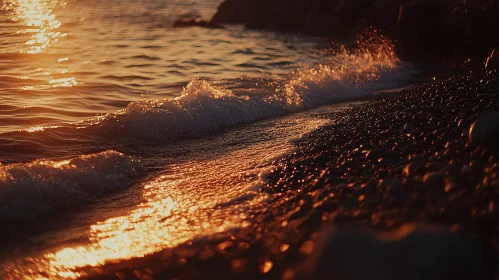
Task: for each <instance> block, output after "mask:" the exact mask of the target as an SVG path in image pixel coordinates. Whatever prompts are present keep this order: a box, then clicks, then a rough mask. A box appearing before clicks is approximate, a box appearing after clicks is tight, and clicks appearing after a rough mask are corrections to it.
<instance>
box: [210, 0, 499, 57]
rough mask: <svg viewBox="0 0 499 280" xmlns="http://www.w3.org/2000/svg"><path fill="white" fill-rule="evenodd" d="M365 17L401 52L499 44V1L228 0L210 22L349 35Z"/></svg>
mask: <svg viewBox="0 0 499 280" xmlns="http://www.w3.org/2000/svg"><path fill="white" fill-rule="evenodd" d="M364 19H366V20H367V22H368V23H369V24H373V25H375V26H376V27H378V28H381V29H382V30H383V31H384V32H385V33H386V34H388V35H390V36H391V37H393V38H395V39H397V41H398V42H399V44H398V50H399V52H401V53H405V54H412V55H421V56H435V55H437V56H442V55H447V54H453V53H478V52H480V53H481V52H490V51H491V50H492V49H493V48H494V47H496V46H499V36H497V35H495V34H499V0H226V1H225V2H224V3H222V5H220V7H219V9H218V12H217V13H216V14H215V15H214V16H213V18H212V22H214V23H219V24H224V23H239V24H245V25H246V26H247V27H249V28H259V29H272V30H279V31H293V32H303V33H307V34H314V35H326V36H333V37H347V36H349V35H350V34H351V31H352V30H354V29H355V28H356V27H357V26H359V23H360V22H361V21H363V20H364Z"/></svg>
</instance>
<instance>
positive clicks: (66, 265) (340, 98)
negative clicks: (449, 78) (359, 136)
mask: <svg viewBox="0 0 499 280" xmlns="http://www.w3.org/2000/svg"><path fill="white" fill-rule="evenodd" d="M1 3H2V6H1V9H0V227H1V228H2V233H1V234H0V238H1V241H0V249H1V250H0V251H1V252H2V253H0V267H1V268H2V269H1V270H0V271H3V272H0V278H2V279H4V278H5V279H45V278H49V279H51V278H68V279H73V278H78V277H81V276H88V275H90V276H92V275H94V274H99V273H101V272H102V271H101V270H99V269H98V268H99V267H102V266H104V265H105V264H106V263H109V262H119V261H121V260H126V259H130V258H140V257H143V256H146V255H148V254H151V253H155V252H158V251H160V250H163V249H165V248H169V247H174V246H177V245H179V244H181V243H184V242H188V241H190V240H193V239H195V238H200V237H203V236H207V235H211V234H215V233H217V232H222V231H227V230H231V229H234V228H241V227H245V226H247V225H248V224H251V222H252V221H251V215H250V214H249V213H251V211H253V210H258V209H264V208H265V204H266V202H267V201H268V197H266V196H265V195H263V194H262V193H261V192H259V188H260V187H261V186H262V185H263V184H265V174H266V173H267V172H268V171H269V170H271V169H272V168H273V167H274V166H275V164H276V162H278V161H279V159H281V158H283V157H284V156H286V155H288V154H290V153H292V152H293V147H294V145H293V143H295V141H296V140H298V139H300V137H301V136H303V135H304V134H307V133H309V132H311V131H313V130H314V129H316V128H318V127H320V126H323V125H325V124H327V123H328V122H330V118H329V114H330V113H332V112H336V111H338V110H344V109H346V108H349V106H352V104H354V103H355V102H356V100H359V99H360V98H362V97H365V96H366V95H368V94H371V93H372V92H373V91H376V90H381V89H389V88H395V87H400V86H404V85H405V84H407V83H408V82H409V81H410V80H411V77H412V75H414V73H415V71H414V69H413V67H412V66H410V65H407V64H406V63H404V62H402V61H400V59H399V58H398V57H397V56H396V55H395V54H394V51H393V45H392V43H391V42H390V40H389V39H388V38H385V37H383V35H382V34H380V32H379V31H377V30H375V29H374V28H363V29H362V28H361V29H359V31H358V34H357V38H358V39H357V40H354V41H353V42H346V43H345V42H343V43H338V42H327V41H326V42H325V41H324V40H323V39H319V38H316V37H310V36H305V35H296V34H282V33H274V32H270V31H256V30H247V29H245V28H244V27H242V26H237V25H236V26H227V27H226V28H224V29H203V28H197V27H193V28H173V27H172V23H173V21H174V20H176V19H178V18H204V19H209V18H210V17H211V16H212V15H213V14H214V13H215V12H216V9H217V6H218V5H219V4H220V3H221V1H220V0H204V1H199V2H197V1H189V0H187V1H186V0H166V1H154V0H138V1H129V0H109V1H95V0H86V1H78V0H75V1H60V0H3V1H2V2H1ZM345 102H348V103H345Z"/></svg>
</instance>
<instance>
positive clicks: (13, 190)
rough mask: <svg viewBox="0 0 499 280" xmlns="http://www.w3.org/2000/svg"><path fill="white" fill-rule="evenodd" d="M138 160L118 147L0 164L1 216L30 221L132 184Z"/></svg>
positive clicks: (138, 166)
mask: <svg viewBox="0 0 499 280" xmlns="http://www.w3.org/2000/svg"><path fill="white" fill-rule="evenodd" d="M139 169H140V163H139V161H138V160H136V159H134V158H132V157H129V156H125V155H123V154H121V153H119V152H116V151H106V152H102V153H98V154H91V155H85V156H79V157H76V158H72V159H69V160H64V161H47V160H37V161H34V162H31V163H18V164H10V165H1V166H0V205H1V206H0V220H3V221H10V222H16V221H29V220H32V219H35V218H37V217H38V216H40V215H45V214H48V213H50V212H52V211H54V210H57V209H60V208H62V207H67V206H74V205H75V204H78V203H83V202H87V201H89V200H91V199H93V198H95V197H97V196H99V195H100V194H103V193H105V192H106V191H110V190H114V189H119V188H124V187H127V186H129V185H130V183H131V182H132V180H133V178H134V176H135V175H136V174H137V172H138V171H139Z"/></svg>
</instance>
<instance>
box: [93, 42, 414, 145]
mask: <svg viewBox="0 0 499 280" xmlns="http://www.w3.org/2000/svg"><path fill="white" fill-rule="evenodd" d="M377 36H378V37H376V36H375V37H374V38H375V39H365V38H364V39H363V41H362V43H359V44H360V45H359V46H358V47H357V48H352V50H351V51H349V50H347V48H341V49H340V50H339V51H338V52H337V53H335V54H334V55H332V56H330V57H329V58H327V59H325V61H324V63H322V64H318V65H314V66H305V67H303V68H301V69H300V70H298V71H295V72H294V73H292V74H291V75H290V77H289V78H288V79H287V80H285V81H282V82H280V83H279V85H278V86H274V87H273V88H272V87H271V86H266V85H264V86H261V87H252V89H251V90H243V91H237V90H234V91H231V90H228V89H224V88H221V87H218V86H216V85H215V84H213V83H210V82H207V81H203V80H199V79H193V80H192V81H191V82H190V83H189V84H188V85H187V86H186V87H185V88H184V90H183V91H182V92H181V95H180V96H179V97H177V98H175V99H164V100H147V99H142V100H139V101H137V102H132V103H130V104H129V105H128V107H127V108H126V109H124V110H121V111H119V112H117V113H114V114H109V115H106V116H104V117H101V118H100V119H98V120H97V121H96V122H95V123H94V124H99V125H100V126H99V128H100V129H101V132H102V133H105V134H107V135H109V136H111V137H116V135H122V136H123V137H127V138H133V139H137V138H139V139H146V140H147V141H148V143H164V142H165V141H168V140H171V139H177V138H182V137H195V136H199V135H202V134H205V133H208V132H213V131H217V130H220V129H225V128H229V127H233V126H237V125H241V124H247V123H251V122H254V121H257V120H262V119H268V118H273V117H278V116H281V115H284V114H288V113H292V112H296V111H301V110H305V109H310V108H313V107H317V106H321V105H326V104H330V103H335V102H341V101H346V100H351V99H355V98H359V97H362V96H364V95H367V94H369V93H371V92H372V91H375V90H378V89H380V88H387V87H393V86H397V85H399V83H401V82H403V81H404V80H406V79H407V74H406V73H405V72H404V71H405V68H404V67H402V64H401V62H400V60H399V59H398V57H397V56H396V55H395V54H394V51H393V45H392V44H391V42H389V41H388V40H386V39H384V38H383V37H381V38H380V37H379V35H377Z"/></svg>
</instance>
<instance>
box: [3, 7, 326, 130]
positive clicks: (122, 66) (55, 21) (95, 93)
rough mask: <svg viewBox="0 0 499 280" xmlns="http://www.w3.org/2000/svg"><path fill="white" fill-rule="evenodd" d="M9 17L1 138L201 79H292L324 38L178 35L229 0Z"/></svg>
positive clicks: (17, 11) (173, 91)
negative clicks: (185, 23) (180, 21)
mask: <svg viewBox="0 0 499 280" xmlns="http://www.w3.org/2000/svg"><path fill="white" fill-rule="evenodd" d="M2 3H3V5H2V9H1V11H0V26H1V28H0V30H1V31H0V32H1V33H0V90H1V96H0V114H1V115H0V117H1V118H0V133H1V132H9V131H14V130H22V129H29V128H30V127H36V126H42V125H43V126H46V125H59V124H61V123H64V122H75V121H79V120H81V119H83V118H88V117H91V116H94V115H96V114H103V113H109V112H113V111H116V110H118V109H120V108H123V107H125V106H126V105H127V104H128V103H129V102H131V101H136V100H137V99H138V98H140V96H141V95H145V96H148V97H149V98H154V99H158V98H164V97H167V96H176V95H178V94H179V93H180V89H181V88H182V86H184V85H186V84H187V83H188V82H189V81H190V80H191V79H192V78H194V77H202V78H207V79H212V80H221V79H232V78H241V77H255V76H261V75H262V73H264V74H265V75H282V74H284V73H286V72H287V71H288V68H290V67H291V68H292V67H293V65H294V66H296V65H297V63H298V62H300V61H302V62H303V61H307V60H308V59H309V58H310V57H313V56H314V52H315V50H314V47H315V44H316V42H315V40H314V38H303V37H298V36H293V35H280V34H275V33H271V32H256V31H244V32H243V29H242V28H241V27H231V28H228V29H200V28H187V29H175V28H173V27H172V22H173V21H174V20H175V19H177V18H180V17H203V18H207V19H208V18H210V17H211V15H212V14H213V13H214V12H215V11H216V7H217V6H218V4H219V3H220V0H211V1H201V2H199V3H197V2H196V3H194V2H191V1H178V0H168V1H152V0H142V1H128V0H113V1H60V0H51V1H49V0H6V1H3V2H2Z"/></svg>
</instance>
